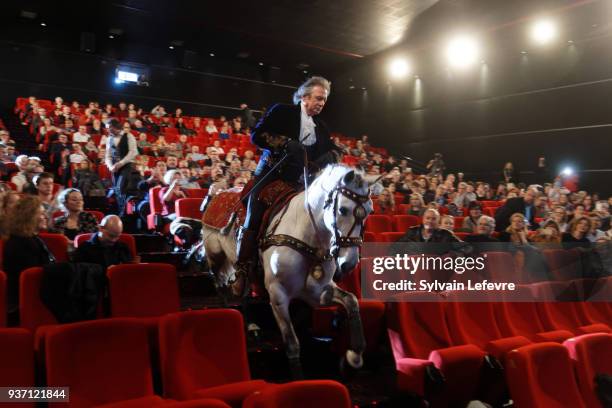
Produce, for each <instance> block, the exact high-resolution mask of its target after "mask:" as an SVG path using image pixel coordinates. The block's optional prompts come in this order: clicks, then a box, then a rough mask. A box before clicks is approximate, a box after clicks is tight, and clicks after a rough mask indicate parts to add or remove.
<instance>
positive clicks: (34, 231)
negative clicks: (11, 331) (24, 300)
mask: <svg viewBox="0 0 612 408" xmlns="http://www.w3.org/2000/svg"><path fill="white" fill-rule="evenodd" d="M8 218H9V219H10V220H11V222H9V223H7V224H6V226H7V229H8V231H7V233H8V240H7V241H6V242H5V244H4V251H3V253H4V255H3V259H2V261H3V266H2V269H3V270H4V272H5V273H6V275H7V289H8V290H7V292H8V311H9V323H10V324H11V323H12V324H14V323H16V317H17V310H18V305H19V276H20V275H21V272H23V271H24V270H25V269H27V268H31V267H34V266H43V265H47V264H50V263H53V262H55V258H54V257H53V255H52V254H51V252H50V251H49V249H48V248H47V245H45V243H44V241H43V240H42V239H41V238H40V237H39V236H38V233H39V232H40V231H44V230H45V229H46V228H47V216H46V213H45V209H44V208H43V206H42V203H41V201H40V199H39V198H38V197H35V196H24V197H22V198H21V199H20V200H19V201H18V202H17V203H16V204H15V206H14V207H13V208H12V209H11V210H10V211H9V213H8Z"/></svg>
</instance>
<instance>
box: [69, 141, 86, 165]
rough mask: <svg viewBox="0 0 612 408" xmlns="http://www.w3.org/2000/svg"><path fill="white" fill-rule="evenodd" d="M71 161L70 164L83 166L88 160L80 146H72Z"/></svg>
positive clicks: (76, 144)
mask: <svg viewBox="0 0 612 408" xmlns="http://www.w3.org/2000/svg"><path fill="white" fill-rule="evenodd" d="M69 160H70V164H81V163H82V162H83V161H86V160H88V159H87V155H86V154H85V153H84V152H83V148H82V147H81V145H80V144H78V143H75V144H73V145H72V154H70V159H69Z"/></svg>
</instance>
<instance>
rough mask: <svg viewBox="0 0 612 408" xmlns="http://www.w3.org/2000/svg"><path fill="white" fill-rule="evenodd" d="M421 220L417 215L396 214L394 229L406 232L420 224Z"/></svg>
mask: <svg viewBox="0 0 612 408" xmlns="http://www.w3.org/2000/svg"><path fill="white" fill-rule="evenodd" d="M420 223H421V220H420V218H419V217H417V216H416V215H394V216H393V230H394V231H397V232H406V231H408V228H410V227H414V226H415V225H419V224H420Z"/></svg>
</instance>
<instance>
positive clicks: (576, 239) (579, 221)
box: [561, 216, 591, 248]
mask: <svg viewBox="0 0 612 408" xmlns="http://www.w3.org/2000/svg"><path fill="white" fill-rule="evenodd" d="M590 229H591V220H589V218H588V217H585V216H578V217H575V218H574V219H573V220H572V222H570V224H569V226H568V231H567V232H565V233H563V236H562V237H561V241H562V242H563V243H564V246H566V247H571V248H575V247H582V248H589V247H590V243H591V241H589V239H588V238H587V234H588V233H589V230H590Z"/></svg>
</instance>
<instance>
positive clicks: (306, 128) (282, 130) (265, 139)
mask: <svg viewBox="0 0 612 408" xmlns="http://www.w3.org/2000/svg"><path fill="white" fill-rule="evenodd" d="M329 93H330V82H329V81H328V80H326V79H325V78H323V77H312V78H310V79H308V80H307V81H306V82H304V83H303V84H302V85H301V86H300V87H299V88H298V90H297V91H296V92H295V94H294V95H293V102H294V104H295V106H292V105H284V104H277V105H274V106H273V107H272V108H270V109H269V110H268V112H267V113H266V115H265V116H264V117H263V118H262V119H261V120H260V121H259V123H258V124H257V126H256V127H255V129H254V131H253V134H252V137H251V139H252V142H253V143H254V144H255V145H257V146H258V147H259V148H261V149H262V150H263V151H264V153H263V154H262V155H261V158H260V160H259V164H258V166H257V169H256V170H255V180H254V184H253V186H254V188H253V190H252V191H250V192H249V195H248V207H247V213H246V217H245V221H244V224H243V225H242V227H240V230H239V232H238V240H237V248H236V251H237V253H236V255H237V262H236V265H235V266H236V275H235V276H236V280H235V282H234V283H233V285H232V289H233V291H234V293H236V294H243V293H244V292H245V290H246V288H247V286H248V282H251V283H256V282H257V277H256V272H255V266H256V263H257V256H258V255H257V236H258V234H259V228H260V224H261V219H262V216H263V213H264V211H265V210H266V205H265V204H264V203H263V202H261V200H260V199H259V193H260V192H261V191H262V190H263V188H264V187H265V186H267V185H269V184H270V183H271V182H273V181H277V180H282V181H284V182H287V183H289V184H293V185H297V184H298V183H299V181H300V177H301V176H302V175H304V174H305V173H306V174H307V177H308V176H309V175H311V174H314V173H316V172H317V171H318V170H319V169H322V168H323V167H325V166H326V165H327V164H330V163H335V162H337V161H338V157H339V155H340V150H339V149H338V147H337V146H336V145H335V144H334V143H333V142H332V140H331V138H330V133H329V130H328V129H327V127H326V126H325V124H324V123H323V121H321V119H319V118H318V117H316V115H318V114H319V113H321V111H322V110H323V107H324V106H325V103H326V102H327V98H328V96H329ZM281 160H282V163H280V164H279V161H281ZM277 164H279V165H278V166H276V165H277ZM275 166H276V167H275ZM305 166H306V169H307V171H306V172H305V171H304V168H305ZM306 182H308V180H306Z"/></svg>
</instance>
